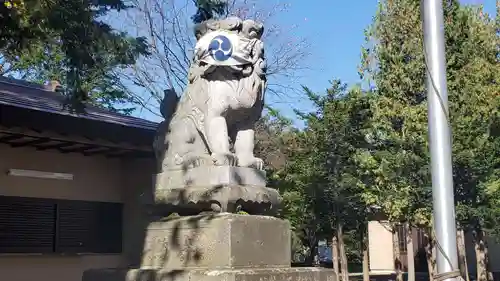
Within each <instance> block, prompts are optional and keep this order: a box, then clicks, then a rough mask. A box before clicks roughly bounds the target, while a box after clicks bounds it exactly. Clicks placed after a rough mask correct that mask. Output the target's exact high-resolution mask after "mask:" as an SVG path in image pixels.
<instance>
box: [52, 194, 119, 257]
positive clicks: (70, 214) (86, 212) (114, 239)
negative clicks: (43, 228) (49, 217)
mask: <svg viewBox="0 0 500 281" xmlns="http://www.w3.org/2000/svg"><path fill="white" fill-rule="evenodd" d="M57 210H58V224H57V228H58V232H57V243H56V245H57V249H56V251H57V252H61V253H121V250H122V204H119V203H104V202H85V201H61V202H59V203H58V208H57Z"/></svg>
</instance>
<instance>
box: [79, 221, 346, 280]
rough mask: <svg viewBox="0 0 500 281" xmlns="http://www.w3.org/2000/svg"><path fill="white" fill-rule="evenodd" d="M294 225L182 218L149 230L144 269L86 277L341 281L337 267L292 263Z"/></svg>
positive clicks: (100, 272)
mask: <svg viewBox="0 0 500 281" xmlns="http://www.w3.org/2000/svg"><path fill="white" fill-rule="evenodd" d="M290 258H291V255H290V225H289V223H288V222H287V221H284V220H280V219H277V218H273V217H266V216H253V215H237V214H229V213H222V214H214V215H199V216H189V217H178V218H174V219H170V220H166V221H163V222H155V223H152V224H151V225H150V226H149V227H148V229H147V235H146V239H145V247H144V252H143V257H142V262H141V266H140V268H137V269H96V270H89V271H86V272H85V273H84V276H83V281H164V280H165V281H167V280H169V281H170V280H172V281H173V280H176V281H177V280H179V281H188V280H189V281H198V280H199V281H219V280H220V281H222V280H224V281H230V280H241V281H247V280H248V281H254V280H255V281H267V280H269V281H271V280H273V281H281V280H283V281H285V280H286V281H295V280H297V281H298V280H300V281H308V280H311V281H336V276H335V275H334V272H333V271H332V270H328V269H319V268H291V267H290Z"/></svg>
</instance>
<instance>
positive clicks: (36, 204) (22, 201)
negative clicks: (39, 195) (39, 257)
mask: <svg viewBox="0 0 500 281" xmlns="http://www.w3.org/2000/svg"><path fill="white" fill-rule="evenodd" d="M55 214H56V204H55V202H54V201H50V200H37V199H36V198H22V197H4V196H0V252H2V253H50V252H52V251H54V234H55V220H54V218H55Z"/></svg>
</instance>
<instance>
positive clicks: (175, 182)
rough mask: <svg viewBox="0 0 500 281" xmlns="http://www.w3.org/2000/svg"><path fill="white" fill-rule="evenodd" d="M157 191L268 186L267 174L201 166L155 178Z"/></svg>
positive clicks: (163, 174)
mask: <svg viewBox="0 0 500 281" xmlns="http://www.w3.org/2000/svg"><path fill="white" fill-rule="evenodd" d="M155 182H156V190H162V189H175V188H189V187H196V186H213V187H216V186H221V185H246V186H259V187H265V186H266V172H265V171H262V170H258V169H254V168H246V167H236V166H199V167H195V168H191V169H185V170H182V169H181V170H166V171H164V172H163V173H159V174H157V175H156V176H155Z"/></svg>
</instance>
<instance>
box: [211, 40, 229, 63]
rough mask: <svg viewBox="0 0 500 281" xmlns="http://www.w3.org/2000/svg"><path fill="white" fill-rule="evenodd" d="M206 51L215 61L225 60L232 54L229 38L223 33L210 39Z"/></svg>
mask: <svg viewBox="0 0 500 281" xmlns="http://www.w3.org/2000/svg"><path fill="white" fill-rule="evenodd" d="M208 51H209V52H210V54H211V55H212V57H213V58H214V59H215V60H216V61H225V60H228V59H229V58H230V57H231V55H232V54H233V45H232V44H231V41H230V40H229V38H227V37H226V36H224V35H218V36H216V37H214V39H212V41H210V45H208Z"/></svg>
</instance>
